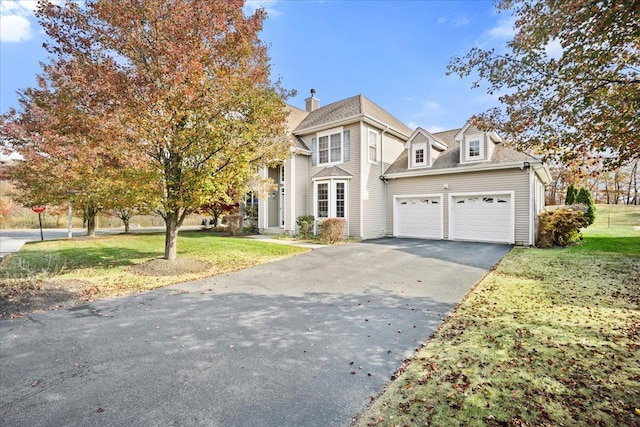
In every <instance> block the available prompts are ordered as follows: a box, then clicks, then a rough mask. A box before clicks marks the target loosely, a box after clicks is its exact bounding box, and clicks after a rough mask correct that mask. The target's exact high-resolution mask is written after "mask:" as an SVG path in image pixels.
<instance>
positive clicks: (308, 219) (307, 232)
mask: <svg viewBox="0 0 640 427" xmlns="http://www.w3.org/2000/svg"><path fill="white" fill-rule="evenodd" d="M314 221H315V217H314V216H313V215H300V216H299V217H297V218H296V224H298V227H299V228H298V232H299V233H300V235H301V236H302V237H303V238H305V239H310V238H312V237H313V222H314Z"/></svg>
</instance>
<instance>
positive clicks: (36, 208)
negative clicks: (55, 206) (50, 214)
mask: <svg viewBox="0 0 640 427" xmlns="http://www.w3.org/2000/svg"><path fill="white" fill-rule="evenodd" d="M31 210H32V211H34V212H35V213H37V214H41V213H44V211H46V210H47V207H46V206H34V207H32V208H31Z"/></svg>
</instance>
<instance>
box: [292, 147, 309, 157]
mask: <svg viewBox="0 0 640 427" xmlns="http://www.w3.org/2000/svg"><path fill="white" fill-rule="evenodd" d="M291 154H292V155H294V154H302V155H304V156H310V155H311V150H305V149H304V148H298V147H291Z"/></svg>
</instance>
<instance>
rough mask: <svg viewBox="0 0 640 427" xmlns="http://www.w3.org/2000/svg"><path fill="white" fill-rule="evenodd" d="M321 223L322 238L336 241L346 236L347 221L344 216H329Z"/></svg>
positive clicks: (330, 241) (331, 241) (332, 241)
mask: <svg viewBox="0 0 640 427" xmlns="http://www.w3.org/2000/svg"><path fill="white" fill-rule="evenodd" d="M319 225H320V239H322V240H323V241H325V242H328V243H336V242H339V241H340V240H342V239H343V238H344V230H345V228H346V226H347V221H345V220H344V218H327V219H325V220H323V221H322V222H321V223H320V224H319Z"/></svg>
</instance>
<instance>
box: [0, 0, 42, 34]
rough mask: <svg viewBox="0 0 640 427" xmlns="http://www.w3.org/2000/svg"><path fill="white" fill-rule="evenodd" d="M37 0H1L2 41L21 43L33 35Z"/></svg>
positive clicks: (0, 22)
mask: <svg viewBox="0 0 640 427" xmlns="http://www.w3.org/2000/svg"><path fill="white" fill-rule="evenodd" d="M37 5H38V2H37V1H36V0H22V1H6V0H5V1H2V2H0V42H4V43H20V42H23V41H26V40H29V39H30V38H31V37H33V30H32V20H33V19H34V15H33V12H34V10H35V9H36V7H37Z"/></svg>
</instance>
